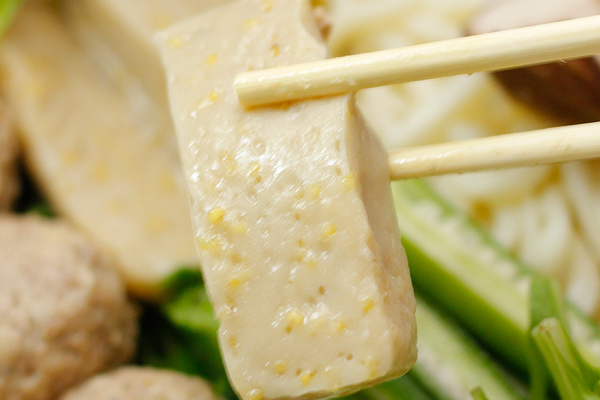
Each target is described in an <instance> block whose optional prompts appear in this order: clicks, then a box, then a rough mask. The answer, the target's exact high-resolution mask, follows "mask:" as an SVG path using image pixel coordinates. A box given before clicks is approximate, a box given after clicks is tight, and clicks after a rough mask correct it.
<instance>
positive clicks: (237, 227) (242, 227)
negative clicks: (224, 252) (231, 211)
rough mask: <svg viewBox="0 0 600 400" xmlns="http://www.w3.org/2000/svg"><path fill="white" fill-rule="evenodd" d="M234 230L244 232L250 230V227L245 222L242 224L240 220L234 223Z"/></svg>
mask: <svg viewBox="0 0 600 400" xmlns="http://www.w3.org/2000/svg"><path fill="white" fill-rule="evenodd" d="M233 230H234V231H235V232H236V233H239V234H243V233H246V232H247V231H248V228H247V227H246V225H244V224H242V223H241V222H239V221H238V222H236V223H235V224H234V225H233Z"/></svg>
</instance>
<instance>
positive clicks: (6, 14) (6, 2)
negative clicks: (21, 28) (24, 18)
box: [0, 0, 22, 36]
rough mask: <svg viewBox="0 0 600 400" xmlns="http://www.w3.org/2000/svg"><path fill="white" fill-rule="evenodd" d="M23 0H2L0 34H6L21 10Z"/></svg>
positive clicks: (0, 1)
mask: <svg viewBox="0 0 600 400" xmlns="http://www.w3.org/2000/svg"><path fill="white" fill-rule="evenodd" d="M21 2H22V0H0V36H2V35H4V33H5V32H6V30H7V29H8V27H9V26H10V24H11V22H12V21H13V19H14V17H15V16H16V15H17V11H19V7H20V6H21Z"/></svg>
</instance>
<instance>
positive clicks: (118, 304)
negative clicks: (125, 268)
mask: <svg viewBox="0 0 600 400" xmlns="http://www.w3.org/2000/svg"><path fill="white" fill-rule="evenodd" d="M136 317H137V310H136V308H135V307H134V306H133V304H131V303H130V302H129V301H128V299H127V296H126V293H125V288H124V285H123V283H122V282H121V280H120V278H119V276H118V275H117V273H116V272H115V270H114V269H113V268H111V265H110V264H109V261H108V259H107V258H106V257H105V256H104V255H103V254H101V253H99V252H98V251H97V250H96V249H95V248H94V247H93V246H92V245H91V244H90V243H88V241H87V240H86V239H84V238H83V237H81V235H80V234H79V233H77V232H75V231H74V230H73V229H71V228H70V227H68V226H67V225H65V224H63V223H61V222H57V221H48V220H42V219H40V218H38V217H14V216H3V217H0V399H3V400H47V399H52V398H55V396H57V395H58V394H60V393H62V392H63V391H64V390H65V389H67V388H69V387H71V386H73V385H75V384H78V383H80V382H82V381H84V380H85V379H87V378H88V377H90V376H92V375H94V374H95V373H97V372H100V371H104V370H107V369H109V368H111V367H113V366H116V365H119V364H121V363H124V362H125V361H127V360H129V359H130V358H131V357H132V355H133V353H134V349H135V340H136V337H137V330H138V328H137V318H136Z"/></svg>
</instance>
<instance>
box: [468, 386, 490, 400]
mask: <svg viewBox="0 0 600 400" xmlns="http://www.w3.org/2000/svg"><path fill="white" fill-rule="evenodd" d="M471 397H473V400H488V398H487V396H486V395H485V393H484V392H483V389H482V388H481V387H476V388H475V389H473V390H471Z"/></svg>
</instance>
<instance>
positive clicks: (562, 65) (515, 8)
mask: <svg viewBox="0 0 600 400" xmlns="http://www.w3.org/2000/svg"><path fill="white" fill-rule="evenodd" d="M596 14H600V2H598V1H596V0H508V1H502V2H499V3H494V4H493V5H492V6H491V7H490V8H489V9H487V10H486V11H485V12H484V13H482V14H481V15H480V16H479V17H478V18H477V19H475V20H474V21H473V22H472V24H471V27H470V29H469V33H471V34H481V33H488V32H494V31H501V30H505V29H512V28H521V27H525V26H530V25H537V24H543V23H550V22H557V21H562V20H568V19H573V18H580V17H589V16H592V15H596ZM598 60H599V58H598V56H595V57H587V58H582V59H578V60H571V61H566V62H559V63H549V64H543V65H537V66H531V67H525V68H517V69H511V70H507V71H499V72H496V73H494V75H495V77H496V78H497V79H498V81H499V82H500V83H501V84H502V85H503V86H504V87H505V88H506V89H507V90H508V91H509V92H510V93H511V94H512V95H513V96H514V97H516V98H517V99H519V100H520V101H522V102H524V103H526V104H528V105H530V106H532V107H533V108H535V109H537V110H540V111H541V112H543V113H545V114H547V115H549V116H550V117H552V118H554V119H558V120H559V121H561V122H566V123H583V122H591V121H598V120H600V66H599V64H598Z"/></svg>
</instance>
